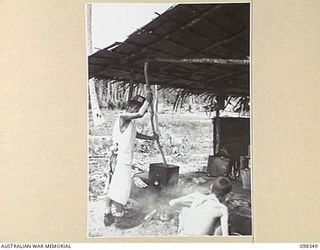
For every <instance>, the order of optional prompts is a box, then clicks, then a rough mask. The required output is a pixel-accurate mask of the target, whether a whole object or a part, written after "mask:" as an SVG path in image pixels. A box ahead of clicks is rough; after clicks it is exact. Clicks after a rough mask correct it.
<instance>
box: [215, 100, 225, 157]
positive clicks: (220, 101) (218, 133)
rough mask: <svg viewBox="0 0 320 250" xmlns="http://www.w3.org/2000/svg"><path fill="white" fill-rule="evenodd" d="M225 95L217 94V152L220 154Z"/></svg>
mask: <svg viewBox="0 0 320 250" xmlns="http://www.w3.org/2000/svg"><path fill="white" fill-rule="evenodd" d="M223 106H224V97H223V96H222V95H221V94H219V95H218V96H217V109H216V117H215V126H214V127H215V134H216V135H215V141H216V142H215V154H218V153H219V151H220V147H221V145H220V144H221V118H220V110H221V109H223V108H224V107H223Z"/></svg>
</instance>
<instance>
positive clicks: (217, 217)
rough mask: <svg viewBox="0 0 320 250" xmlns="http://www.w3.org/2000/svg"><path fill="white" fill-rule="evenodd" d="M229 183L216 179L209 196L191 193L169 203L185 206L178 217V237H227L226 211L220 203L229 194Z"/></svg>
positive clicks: (222, 178) (225, 179)
mask: <svg viewBox="0 0 320 250" xmlns="http://www.w3.org/2000/svg"><path fill="white" fill-rule="evenodd" d="M231 189H232V186H231V183H230V181H229V180H228V179H227V178H225V177H219V178H217V179H216V180H215V181H214V182H213V184H212V185H211V186H210V194H209V195H205V194H202V193H199V192H196V193H192V194H189V195H186V196H183V197H180V198H177V199H173V200H171V201H170V202H169V205H170V206H175V205H187V206H189V207H185V208H183V209H182V210H181V213H180V215H179V228H178V234H179V235H180V236H202V235H215V236H218V235H222V236H228V235H229V232H228V209H227V207H226V206H225V205H223V204H222V203H221V202H222V201H223V200H224V199H225V198H226V195H227V194H228V193H230V192H231Z"/></svg>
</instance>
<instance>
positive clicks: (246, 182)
mask: <svg viewBox="0 0 320 250" xmlns="http://www.w3.org/2000/svg"><path fill="white" fill-rule="evenodd" d="M240 175H241V181H242V188H243V189H251V175H250V169H249V168H247V169H240Z"/></svg>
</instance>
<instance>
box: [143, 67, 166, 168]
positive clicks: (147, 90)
mask: <svg viewBox="0 0 320 250" xmlns="http://www.w3.org/2000/svg"><path fill="white" fill-rule="evenodd" d="M144 77H145V81H146V94H148V92H150V93H152V90H151V87H150V83H149V77H148V62H147V61H145V62H144ZM153 117H154V109H153V103H152V101H151V103H150V119H151V127H152V132H153V134H155V133H156V131H155V126H154V120H153ZM156 142H157V144H158V148H159V151H160V154H161V156H162V160H163V165H164V166H165V167H168V165H167V161H166V157H165V156H164V152H163V149H162V146H161V144H160V141H159V138H158V139H157V140H156Z"/></svg>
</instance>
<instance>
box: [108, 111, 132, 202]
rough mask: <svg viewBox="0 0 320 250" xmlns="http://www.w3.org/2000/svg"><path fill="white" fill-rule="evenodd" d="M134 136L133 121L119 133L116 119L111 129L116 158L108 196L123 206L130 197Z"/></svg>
mask: <svg viewBox="0 0 320 250" xmlns="http://www.w3.org/2000/svg"><path fill="white" fill-rule="evenodd" d="M136 135H137V131H136V124H135V121H134V120H131V121H130V123H129V125H128V127H127V128H126V130H125V131H123V132H121V131H120V124H119V117H118V118H117V120H116V122H115V124H114V128H113V142H114V143H118V156H117V163H116V167H115V170H114V173H113V176H112V180H111V183H110V187H109V192H108V196H109V198H110V199H111V200H114V201H116V202H118V203H120V204H122V205H125V204H126V203H127V202H128V200H129V197H130V192H131V184H132V176H133V173H132V170H131V164H132V157H133V150H134V142H135V138H136Z"/></svg>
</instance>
